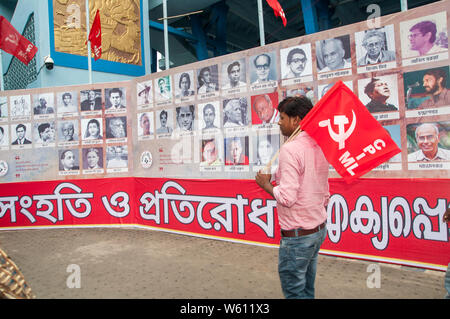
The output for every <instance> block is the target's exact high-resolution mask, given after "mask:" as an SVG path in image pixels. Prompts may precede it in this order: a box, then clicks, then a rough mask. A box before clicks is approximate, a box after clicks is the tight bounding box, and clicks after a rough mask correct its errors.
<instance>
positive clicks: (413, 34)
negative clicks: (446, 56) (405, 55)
mask: <svg viewBox="0 0 450 319" xmlns="http://www.w3.org/2000/svg"><path fill="white" fill-rule="evenodd" d="M409 32H410V34H409V35H408V39H409V44H410V47H411V50H413V51H417V53H416V55H419V56H420V55H425V54H433V53H436V52H439V51H440V50H442V49H441V48H440V47H439V46H437V45H436V44H435V43H434V42H435V41H436V32H437V29H436V24H435V23H434V22H432V21H422V22H419V23H416V24H415V25H413V26H412V27H411V28H410V29H409Z"/></svg>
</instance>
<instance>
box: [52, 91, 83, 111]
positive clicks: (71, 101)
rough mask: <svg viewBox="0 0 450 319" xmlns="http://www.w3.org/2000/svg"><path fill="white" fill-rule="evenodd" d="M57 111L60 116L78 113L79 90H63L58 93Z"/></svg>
mask: <svg viewBox="0 0 450 319" xmlns="http://www.w3.org/2000/svg"><path fill="white" fill-rule="evenodd" d="M56 112H57V114H58V118H61V117H71V116H77V115H78V92H76V91H63V92H57V93H56Z"/></svg>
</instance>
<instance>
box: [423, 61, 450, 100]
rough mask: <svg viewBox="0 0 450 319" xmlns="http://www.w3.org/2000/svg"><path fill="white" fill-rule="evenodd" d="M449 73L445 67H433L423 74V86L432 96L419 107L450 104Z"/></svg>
mask: <svg viewBox="0 0 450 319" xmlns="http://www.w3.org/2000/svg"><path fill="white" fill-rule="evenodd" d="M446 82H447V74H446V73H445V71H444V70H443V69H431V70H428V71H426V72H425V74H424V76H423V87H424V89H425V92H427V94H428V95H429V96H430V98H429V99H427V100H425V101H423V102H422V103H421V104H420V105H419V108H428V107H438V106H447V105H450V92H449V90H448V89H447V88H446Z"/></svg>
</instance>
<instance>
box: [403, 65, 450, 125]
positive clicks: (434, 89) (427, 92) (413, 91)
mask: <svg viewBox="0 0 450 319" xmlns="http://www.w3.org/2000/svg"><path fill="white" fill-rule="evenodd" d="M449 70H450V67H449V66H447V65H446V66H442V67H437V68H430V69H423V70H417V71H412V72H405V73H404V74H403V85H404V86H403V91H404V96H405V105H406V117H423V116H435V115H447V114H450V108H449V106H450V90H449V89H450V83H449V81H450V79H449V75H450V74H449Z"/></svg>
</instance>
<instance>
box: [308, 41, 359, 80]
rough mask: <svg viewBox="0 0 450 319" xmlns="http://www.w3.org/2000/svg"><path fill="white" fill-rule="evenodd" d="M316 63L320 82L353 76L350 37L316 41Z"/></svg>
mask: <svg viewBox="0 0 450 319" xmlns="http://www.w3.org/2000/svg"><path fill="white" fill-rule="evenodd" d="M316 63H317V69H318V72H319V73H325V74H322V75H320V74H319V76H318V78H319V80H323V79H329V78H335V77H342V76H348V75H351V74H352V61H351V49H350V35H348V34H347V35H343V36H338V37H335V38H330V39H325V40H320V41H316ZM344 70H345V71H344ZM337 71H339V72H337Z"/></svg>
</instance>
